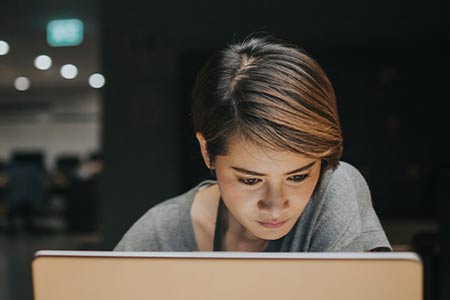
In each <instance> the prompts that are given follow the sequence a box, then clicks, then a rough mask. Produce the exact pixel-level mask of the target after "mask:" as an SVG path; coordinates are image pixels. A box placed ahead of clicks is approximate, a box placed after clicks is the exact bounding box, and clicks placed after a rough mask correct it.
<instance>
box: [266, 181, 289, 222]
mask: <svg viewBox="0 0 450 300" xmlns="http://www.w3.org/2000/svg"><path fill="white" fill-rule="evenodd" d="M258 208H259V209H260V210H264V211H267V212H268V213H269V214H270V216H271V217H272V218H273V219H277V218H279V217H280V216H281V214H282V213H283V211H285V210H286V209H287V208H289V200H288V198H287V195H286V193H285V190H284V188H283V187H282V186H280V187H276V188H271V189H270V190H269V191H268V192H267V196H266V197H264V199H261V200H260V201H259V202H258Z"/></svg>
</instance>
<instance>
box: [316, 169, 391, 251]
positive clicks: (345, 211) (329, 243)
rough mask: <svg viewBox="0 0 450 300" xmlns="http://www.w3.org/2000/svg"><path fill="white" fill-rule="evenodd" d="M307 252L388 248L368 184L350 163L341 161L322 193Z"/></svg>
mask: <svg viewBox="0 0 450 300" xmlns="http://www.w3.org/2000/svg"><path fill="white" fill-rule="evenodd" d="M322 201H323V204H322V206H321V211H320V214H319V216H318V219H317V222H316V224H315V228H314V234H313V237H312V241H311V249H310V251H325V252H335V251H336V252H338V251H341V252H360V251H371V250H373V249H377V248H386V249H388V250H390V249H391V246H390V244H389V241H388V239H387V237H386V235H385V233H384V230H383V228H382V226H381V223H380V221H379V219H378V216H377V215H376V212H375V210H374V208H373V205H372V199H371V195H370V190H369V187H368V186H367V183H366V181H365V180H364V178H363V176H362V175H361V174H360V173H359V171H358V170H356V169H355V168H354V167H353V166H351V165H350V164H348V163H345V162H341V165H340V166H339V168H338V169H336V170H335V171H334V172H333V174H332V177H331V179H330V181H329V184H328V185H327V187H326V190H325V192H324V193H323V195H322Z"/></svg>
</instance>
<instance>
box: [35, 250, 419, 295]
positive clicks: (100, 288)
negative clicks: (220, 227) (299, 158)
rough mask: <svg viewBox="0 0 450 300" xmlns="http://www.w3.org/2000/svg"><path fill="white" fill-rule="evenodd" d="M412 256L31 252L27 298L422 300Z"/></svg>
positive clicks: (417, 271)
mask: <svg viewBox="0 0 450 300" xmlns="http://www.w3.org/2000/svg"><path fill="white" fill-rule="evenodd" d="M422 272H423V271H422V262H421V261H420V259H419V257H418V256H417V255H416V254H415V253H411V252H397V253H395V252H391V253H241V252H102V251H39V252H37V253H36V254H35V257H34V260H33V263H32V276H33V289H34V299H35V300H61V299H65V300H75V299H77V300H79V299H83V300H90V299H96V300H100V299H105V300H106V299H107V300H119V299H120V300H123V299H127V300H131V299H158V300H161V299H162V300H164V299H170V300H177V299H187V300H190V299H192V300H194V299H195V300H199V299H208V300H211V299H215V300H216V299H217V300H221V299H224V300H225V299H227V300H229V299H258V300H266V299H267V300H269V299H270V300H274V299H283V300H285V299H286V300H288V299H317V300H322V299H323V300H325V299H327V300H329V299H345V300H352V299H355V300H356V299H358V300H361V299H365V300H371V299H373V300H379V299H383V300H391V299H392V300H402V299H405V300H406V299H407V300H419V299H422V293H423V279H422V276H423V275H422Z"/></svg>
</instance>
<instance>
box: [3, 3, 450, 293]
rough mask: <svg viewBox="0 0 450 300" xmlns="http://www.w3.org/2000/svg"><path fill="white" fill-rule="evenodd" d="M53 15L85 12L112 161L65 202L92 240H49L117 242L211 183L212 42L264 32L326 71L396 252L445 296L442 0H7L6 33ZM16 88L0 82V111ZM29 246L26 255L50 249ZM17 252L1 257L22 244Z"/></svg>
mask: <svg viewBox="0 0 450 300" xmlns="http://www.w3.org/2000/svg"><path fill="white" fill-rule="evenodd" d="M27 3H28V4H27ZM50 12H51V13H50ZM54 16H67V17H78V18H80V19H83V20H85V21H86V24H87V29H88V30H90V32H89V33H88V34H87V37H86V41H85V43H84V44H83V46H81V47H79V48H78V50H77V51H79V52H80V53H81V54H82V55H81V56H80V55H79V53H78V57H81V58H82V59H80V61H79V62H78V64H79V65H80V66H82V68H84V69H89V68H90V67H92V65H94V64H98V65H99V69H100V70H101V71H102V73H103V74H104V75H105V77H106V79H107V83H106V85H105V86H104V87H103V88H102V89H101V90H99V91H98V96H99V97H100V99H101V104H102V105H101V107H102V111H101V117H100V118H99V122H100V124H101V128H102V129H101V134H100V141H99V144H100V145H101V151H102V160H103V165H104V168H103V171H102V175H101V177H100V178H99V179H98V180H97V181H95V188H96V189H95V191H96V194H95V200H93V201H95V203H96V204H95V209H94V208H93V206H94V205H91V206H88V207H84V206H80V205H79V206H75V207H72V208H70V206H69V208H68V209H69V210H70V213H68V216H70V218H71V220H76V221H75V223H77V224H78V225H80V224H82V223H84V224H86V223H87V222H88V221H89V222H91V221H92V220H94V221H93V223H95V224H96V225H95V226H94V227H88V229H87V230H86V228H84V229H83V228H82V227H83V226H81V229H80V230H75V231H76V232H81V233H83V234H85V233H86V231H87V232H88V233H89V234H92V233H93V235H94V236H95V238H94V239H89V240H88V242H86V239H82V241H83V243H81V244H80V243H75V242H73V241H74V237H73V235H70V234H73V232H63V235H64V236H66V237H67V239H68V240H71V243H65V244H63V242H61V243H60V244H58V242H55V241H53V242H52V243H51V244H48V245H50V246H48V245H47V248H50V247H53V248H56V249H62V248H71V249H72V248H80V249H98V250H111V249H112V248H113V247H114V245H115V244H116V243H117V242H118V240H119V239H120V237H121V236H122V235H123V234H124V233H125V231H126V230H127V229H128V228H129V227H130V226H131V225H132V224H133V222H135V221H136V220H137V218H139V217H140V216H141V215H142V214H143V213H144V212H145V211H146V210H147V209H149V208H150V207H152V206H153V205H155V204H157V203H159V202H161V201H163V200H165V199H168V198H170V197H173V196H176V195H178V194H180V193H182V192H185V191H187V190H188V189H190V188H191V187H192V186H193V185H195V184H197V183H198V182H199V181H200V180H202V179H205V178H208V176H209V175H208V172H207V170H206V168H205V167H204V165H203V162H202V161H201V157H200V153H199V149H198V145H197V143H196V140H195V136H194V132H193V129H192V124H191V119H190V115H189V114H190V101H191V99H190V94H191V90H192V87H193V84H194V80H195V75H196V73H197V71H198V70H199V68H200V67H201V66H202V64H203V63H205V62H206V60H207V59H208V58H209V57H210V55H211V54H212V53H213V52H214V51H217V50H219V49H222V48H223V47H224V46H225V45H226V44H228V43H231V42H234V41H237V40H240V39H242V38H244V37H245V36H246V35H248V34H250V33H253V32H257V31H258V32H267V33H271V34H274V35H276V36H278V37H281V38H284V39H287V40H290V41H292V42H294V43H296V44H298V45H300V46H301V47H303V48H304V49H305V50H307V51H308V52H309V53H310V54H311V55H312V56H313V57H314V58H316V59H317V61H318V62H319V64H320V65H321V66H322V67H323V69H324V70H325V72H326V73H327V74H328V76H329V78H330V80H331V82H332V84H333V86H334V88H335V91H336V96H337V101H338V107H339V112H340V118H341V123H342V127H343V133H344V156H343V160H345V161H347V162H350V163H351V164H353V165H354V166H356V167H357V168H358V169H359V170H360V171H361V172H362V174H363V175H364V176H365V178H366V180H367V181H368V184H369V186H370V189H371V192H372V198H373V204H374V207H375V210H376V212H377V213H378V215H379V217H380V220H381V222H382V224H383V227H384V228H385V230H386V233H387V235H388V238H389V239H390V241H391V243H392V244H393V246H394V247H395V249H396V250H397V249H398V250H399V251H400V250H411V251H416V252H418V253H419V254H420V255H421V258H422V259H423V261H424V264H425V269H424V271H425V299H448V297H449V290H448V286H449V283H450V275H449V267H448V266H449V256H448V253H449V246H448V245H449V237H450V230H449V221H448V219H449V217H450V212H449V206H448V203H449V200H450V199H449V196H448V192H447V189H446V187H447V185H448V182H450V159H449V154H450V153H449V140H450V135H449V133H448V128H449V126H448V119H449V118H448V111H447V108H446V107H447V105H446V104H447V102H448V100H449V96H448V94H447V90H448V88H447V86H448V83H447V82H446V81H447V78H448V74H447V73H448V58H447V56H448V55H447V53H448V50H449V47H448V41H449V29H448V28H450V26H449V24H448V23H449V22H448V18H446V19H444V11H443V4H442V3H441V2H440V1H439V0H430V1H419V0H412V1H405V0H396V1H387V0H379V1H356V0H351V1H332V0H326V1H292V0H291V1H287V0H284V1H268V0H261V1H256V0H247V1H237V0H232V1H214V2H213V1H165V2H155V1H143V0H142V1H137V0H131V1H118V0H104V1H89V2H88V1H74V0H72V1H50V0H41V1H38V0H34V1H29V2H21V1H15V2H12V1H11V2H8V1H6V2H2V4H0V17H2V18H3V21H2V20H1V19H0V22H1V23H2V26H3V29H2V30H3V31H2V30H0V33H2V32H6V33H5V35H6V36H8V37H10V38H11V39H13V38H17V39H19V37H20V36H21V35H24V34H19V33H20V32H38V31H39V30H42V26H45V24H46V22H47V19H48V18H50V17H54ZM24 18H35V22H34V23H33V24H34V25H33V26H32V28H31V29H30V28H27V27H26V26H19V22H18V21H16V22H17V23H16V24H17V26H19V27H16V28H19V29H20V30H19V29H17V37H16V31H15V30H14V28H15V27H14V26H12V25H10V24H8V28H9V30H7V31H5V26H6V25H4V24H6V20H8V21H10V22H14V20H16V19H17V20H23V19H24ZM36 20H37V21H36ZM3 22H5V23H3ZM43 24H44V25H43ZM28 34H30V33H28ZM0 39H2V37H1V36H0ZM24 40H25V41H24ZM22 41H24V42H23V44H24V45H29V47H32V44H33V43H34V44H36V43H37V42H35V41H34V40H33V39H31V38H27V39H22ZM93 45H95V47H94V46H93ZM72 52H73V51H72ZM73 53H75V52H73ZM55 55H56V54H55ZM64 55H66V56H70V55H72V53H70V51H66V52H65V53H64ZM94 57H97V58H98V60H96V61H93V58H94ZM0 68H2V65H1V64H0ZM0 73H1V70H0ZM0 75H1V74H0ZM0 80H2V78H1V76H0ZM80 84H81V83H80ZM42 89H43V90H44V92H41V94H40V96H42V93H44V95H47V94H49V93H50V92H53V91H54V90H55V91H56V92H57V93H58V94H60V95H62V96H63V97H64V95H68V94H72V95H73V94H74V93H75V94H76V93H78V92H80V90H82V88H81V87H73V86H71V87H67V86H63V85H59V84H56V83H55V82H52V81H49V83H48V84H47V86H46V87H45V88H42ZM11 95H13V94H12V93H11V92H8V91H4V90H2V89H1V88H0V113H1V112H2V111H3V112H5V109H6V108H7V107H9V106H7V105H6V104H3V106H2V99H5V98H6V96H7V97H9V98H14V97H15V96H14V97H11ZM38 96H39V95H38ZM38 96H33V99H35V98H36V97H38ZM23 98H25V96H23V95H20V96H17V99H19V100H20V101H25V100H24V99H23ZM36 99H37V98H36ZM14 101H16V100H14ZM26 101H28V102H26ZM26 101H25V102H26V103H30V101H31V100H30V99H28V98H27V99H26ZM38 102H39V101H38ZM41 102H42V101H41ZM33 103H34V102H33ZM8 105H11V104H8ZM1 116H2V115H1V114H0V118H1ZM0 143H1V137H0ZM90 188H92V187H90ZM80 191H81V192H80ZM83 191H84V193H83ZM88 191H89V189H87V190H86V189H84V190H83V189H77V193H78V194H77V193H75V194H76V195H77V196H76V197H79V198H80V199H86V198H87V195H88V194H87V193H88ZM89 195H91V194H89ZM93 203H94V202H93ZM71 220H69V223H70V222H71ZM92 228H94V229H92ZM72 231H73V230H72ZM60 233H61V232H60V231H59V233H58V238H61V234H60ZM46 236H47V235H46ZM91 237H92V235H91ZM78 239H79V235H77V236H76V240H77V241H78ZM2 241H8V242H10V240H2ZM27 243H29V242H25V245H29V244H27ZM4 245H6V244H4ZM11 245H17V244H11ZM32 245H33V246H32V247H30V248H29V250H28V252H26V251H25V252H26V253H28V254H26V255H29V254H30V253H31V252H32V250H33V251H34V250H36V247H41V248H43V247H45V246H44V245H42V244H40V243H35V242H33V244H32ZM8 247H9V246H6V248H4V249H8V250H7V251H6V252H5V251H3V253H2V254H3V255H5V254H4V253H6V255H12V253H14V252H15V251H13V250H12V249H15V248H14V247H16V246H11V247H9V248H8ZM24 247H25V246H24ZM1 249H2V248H1V247H0V250H1ZM0 266H1V260H0ZM16 272H19V271H16ZM11 274H12V272H11ZM0 275H1V270H0ZM11 276H12V277H11V278H14V276H17V275H11ZM0 279H1V278H0ZM22 279H23V281H20V280H16V281H15V282H17V283H14V284H12V285H14V286H16V287H17V286H19V284H20V282H24V283H25V285H27V284H28V285H29V281H30V278H29V275H27V276H24V277H23V278H22ZM10 281H12V279H10ZM0 288H1V286H0ZM30 293H31V292H30V290H29V291H28V292H26V293H24V294H25V295H27V296H29V295H30ZM19 294H20V293H17V294H15V293H14V292H11V295H13V296H12V297H11V299H26V298H27V297H21V296H17V295H19ZM15 296H17V297H15ZM28 298H29V297H28Z"/></svg>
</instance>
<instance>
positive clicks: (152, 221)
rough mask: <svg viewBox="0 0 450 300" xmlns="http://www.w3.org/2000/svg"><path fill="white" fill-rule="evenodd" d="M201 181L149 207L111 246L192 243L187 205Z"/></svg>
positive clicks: (158, 247) (159, 247)
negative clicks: (189, 188)
mask: <svg viewBox="0 0 450 300" xmlns="http://www.w3.org/2000/svg"><path fill="white" fill-rule="evenodd" d="M202 184H203V182H202V183H200V184H199V185H197V186H196V187H194V188H192V189H191V190H189V191H187V192H186V193H184V194H181V195H178V196H176V197H173V198H170V199H168V200H165V201H163V202H161V203H160V204H157V205H155V206H153V207H152V208H150V209H149V210H148V211H147V212H146V213H145V214H144V215H142V217H140V218H139V219H138V220H137V221H136V222H135V223H134V224H133V225H132V226H131V227H130V229H128V231H127V232H126V233H125V235H124V236H123V237H122V239H121V240H120V241H119V243H118V244H117V246H116V247H115V249H114V250H116V251H164V250H168V251H169V250H177V249H176V248H177V247H188V246H192V245H191V237H192V236H193V234H192V229H191V227H192V225H191V221H190V208H191V204H192V200H193V198H194V196H195V193H196V192H197V190H198V189H199V187H200V186H201V185H202ZM186 250H187V249H186Z"/></svg>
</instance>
